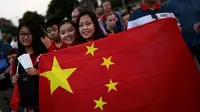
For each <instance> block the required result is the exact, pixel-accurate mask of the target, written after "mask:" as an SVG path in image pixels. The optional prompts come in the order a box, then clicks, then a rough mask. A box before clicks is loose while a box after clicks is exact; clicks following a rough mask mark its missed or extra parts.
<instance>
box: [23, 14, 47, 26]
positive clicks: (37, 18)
mask: <svg viewBox="0 0 200 112" xmlns="http://www.w3.org/2000/svg"><path fill="white" fill-rule="evenodd" d="M23 21H36V22H38V23H40V24H41V25H44V23H45V18H44V16H42V15H40V14H38V13H37V12H36V11H34V12H31V11H27V12H25V13H24V15H23V17H22V18H21V19H19V23H21V22H23Z"/></svg>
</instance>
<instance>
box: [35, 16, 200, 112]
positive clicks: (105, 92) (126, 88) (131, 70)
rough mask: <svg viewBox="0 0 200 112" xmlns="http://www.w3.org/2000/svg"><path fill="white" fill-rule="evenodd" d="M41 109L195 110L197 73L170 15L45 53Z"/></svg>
mask: <svg viewBox="0 0 200 112" xmlns="http://www.w3.org/2000/svg"><path fill="white" fill-rule="evenodd" d="M39 68H40V71H41V74H40V76H41V77H40V112H200V74H199V72H198V69H197V66H196V65H195V62H194V59H193V57H192V56H191V54H190V51H189V50H188V48H187V46H186V45H185V43H184V40H183V39H182V37H181V34H180V32H179V30H178V27H177V23H176V20H175V19H163V20H159V21H156V22H153V23H149V24H147V25H144V26H141V27H137V28H133V29H131V30H128V31H124V32H122V33H119V34H116V35H113V36H111V37H107V38H104V39H101V40H97V41H93V42H88V43H86V44H82V45H78V46H75V47H73V48H69V49H64V50H61V51H56V52H52V53H49V54H45V55H43V56H41V58H40V64H39Z"/></svg>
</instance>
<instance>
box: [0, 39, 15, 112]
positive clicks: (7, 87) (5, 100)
mask: <svg viewBox="0 0 200 112" xmlns="http://www.w3.org/2000/svg"><path fill="white" fill-rule="evenodd" d="M11 49H12V47H11V46H10V45H9V44H7V43H2V39H1V42H0V111H2V112H9V111H10V107H9V106H10V105H9V102H10V99H11V96H12V83H11V81H10V74H9V73H10V70H11V67H10V66H9V65H10V63H9V59H8V58H9V57H8V56H10V53H9V51H10V50H11ZM8 54H9V55H8Z"/></svg>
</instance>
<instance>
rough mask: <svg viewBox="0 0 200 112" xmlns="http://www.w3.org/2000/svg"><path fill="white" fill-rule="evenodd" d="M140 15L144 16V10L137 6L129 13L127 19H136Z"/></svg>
mask: <svg viewBox="0 0 200 112" xmlns="http://www.w3.org/2000/svg"><path fill="white" fill-rule="evenodd" d="M142 16H144V11H143V10H142V9H141V8H139V9H137V10H136V11H135V12H134V13H132V14H131V15H130V17H129V21H132V20H136V19H138V18H140V17H142Z"/></svg>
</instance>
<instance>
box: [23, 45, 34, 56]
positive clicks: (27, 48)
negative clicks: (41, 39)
mask: <svg viewBox="0 0 200 112" xmlns="http://www.w3.org/2000/svg"><path fill="white" fill-rule="evenodd" d="M25 51H26V53H28V54H33V53H34V50H33V48H32V46H28V47H25Z"/></svg>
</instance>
